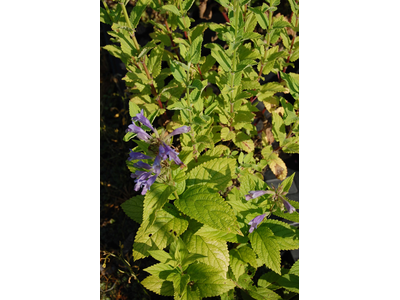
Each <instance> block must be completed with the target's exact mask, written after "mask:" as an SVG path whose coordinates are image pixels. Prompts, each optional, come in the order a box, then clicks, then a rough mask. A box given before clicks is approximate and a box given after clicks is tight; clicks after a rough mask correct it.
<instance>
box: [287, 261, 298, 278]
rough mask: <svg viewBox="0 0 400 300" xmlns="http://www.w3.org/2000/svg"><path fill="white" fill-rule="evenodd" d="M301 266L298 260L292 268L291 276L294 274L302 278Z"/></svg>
mask: <svg viewBox="0 0 400 300" xmlns="http://www.w3.org/2000/svg"><path fill="white" fill-rule="evenodd" d="M299 264H300V260H299V259H298V260H297V261H296V262H295V263H294V264H293V266H292V267H291V268H290V271H289V274H294V275H297V276H300V274H299Z"/></svg>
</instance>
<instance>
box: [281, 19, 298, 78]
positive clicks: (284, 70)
mask: <svg viewBox="0 0 400 300" xmlns="http://www.w3.org/2000/svg"><path fill="white" fill-rule="evenodd" d="M294 16H295V18H296V26H295V27H297V25H299V18H298V17H297V16H296V15H294ZM296 36H297V34H296V31H295V32H294V36H293V39H292V43H291V44H290V49H289V55H288V57H287V59H286V63H288V62H289V61H290V56H291V55H292V54H293V53H292V50H293V45H294V41H295V40H296ZM286 69H287V66H286V67H284V68H283V70H282V72H283V73H286Z"/></svg>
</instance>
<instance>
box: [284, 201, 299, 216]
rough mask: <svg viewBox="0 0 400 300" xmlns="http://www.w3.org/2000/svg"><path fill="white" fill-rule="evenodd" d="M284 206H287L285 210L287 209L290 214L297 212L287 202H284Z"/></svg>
mask: <svg viewBox="0 0 400 300" xmlns="http://www.w3.org/2000/svg"><path fill="white" fill-rule="evenodd" d="M282 201H283V205H285V208H286V209H287V211H288V213H289V214H291V213H293V212H295V211H296V209H295V208H294V207H293V206H292V205H291V204H290V203H289V202H288V201H286V200H284V199H283V200H282Z"/></svg>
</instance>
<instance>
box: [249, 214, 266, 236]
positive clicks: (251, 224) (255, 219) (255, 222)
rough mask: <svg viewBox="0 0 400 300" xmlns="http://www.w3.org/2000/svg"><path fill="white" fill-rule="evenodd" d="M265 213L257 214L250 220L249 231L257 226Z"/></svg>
mask: <svg viewBox="0 0 400 300" xmlns="http://www.w3.org/2000/svg"><path fill="white" fill-rule="evenodd" d="M265 215H266V214H262V215H259V216H257V217H255V218H254V219H253V220H251V221H250V223H249V225H250V226H251V227H250V229H249V232H250V233H252V232H253V230H254V229H256V228H257V226H258V225H260V223H261V222H262V221H263V220H264V218H265Z"/></svg>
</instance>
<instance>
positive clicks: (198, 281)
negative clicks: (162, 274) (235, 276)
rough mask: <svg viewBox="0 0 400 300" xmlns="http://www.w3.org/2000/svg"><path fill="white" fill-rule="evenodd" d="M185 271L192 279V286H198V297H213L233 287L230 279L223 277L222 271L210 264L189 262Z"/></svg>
mask: <svg viewBox="0 0 400 300" xmlns="http://www.w3.org/2000/svg"><path fill="white" fill-rule="evenodd" d="M186 273H187V274H189V276H190V279H191V280H193V281H194V285H193V288H198V289H199V291H200V297H202V298H203V297H215V296H218V295H221V294H223V293H225V292H227V291H229V290H231V289H233V288H234V287H235V284H234V283H233V282H232V280H230V279H225V278H223V272H222V271H220V270H217V269H215V268H213V267H212V266H209V265H206V264H203V263H197V264H191V265H190V266H189V267H188V268H187V270H186Z"/></svg>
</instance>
